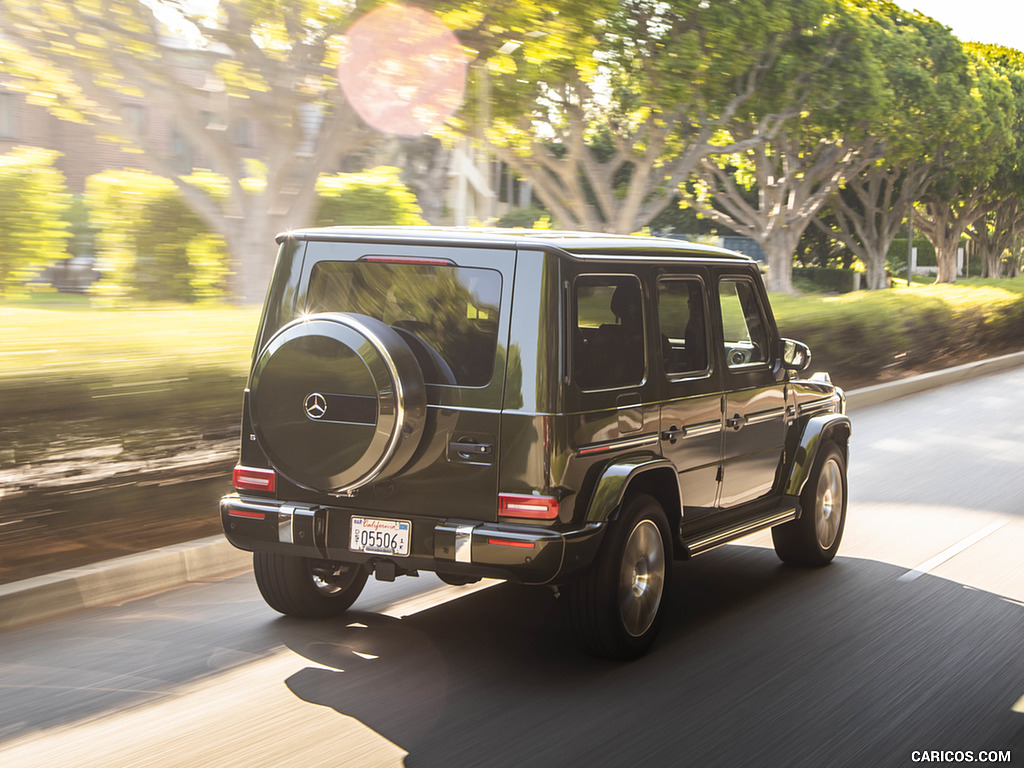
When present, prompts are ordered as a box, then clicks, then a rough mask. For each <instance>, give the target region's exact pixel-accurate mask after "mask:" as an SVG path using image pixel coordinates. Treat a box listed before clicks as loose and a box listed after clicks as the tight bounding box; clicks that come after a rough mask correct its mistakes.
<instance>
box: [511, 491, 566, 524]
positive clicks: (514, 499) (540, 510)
mask: <svg viewBox="0 0 1024 768" xmlns="http://www.w3.org/2000/svg"><path fill="white" fill-rule="evenodd" d="M498 517H518V518H521V519H525V520H554V519H556V518H557V517H558V499H555V498H552V497H550V496H526V495H520V494H515V493H499V494H498Z"/></svg>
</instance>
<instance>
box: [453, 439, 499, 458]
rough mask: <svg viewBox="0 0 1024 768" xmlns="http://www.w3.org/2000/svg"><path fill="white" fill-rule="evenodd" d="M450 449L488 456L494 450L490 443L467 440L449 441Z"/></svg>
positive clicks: (470, 454)
mask: <svg viewBox="0 0 1024 768" xmlns="http://www.w3.org/2000/svg"><path fill="white" fill-rule="evenodd" d="M448 450H449V451H451V452H452V453H461V454H463V455H466V456H488V455H490V453H491V452H492V451H493V450H494V446H493V445H491V444H490V443H477V442H473V441H469V440H467V441H466V442H462V441H461V440H452V441H451V442H450V443H448Z"/></svg>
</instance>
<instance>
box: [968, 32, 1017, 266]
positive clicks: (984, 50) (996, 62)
mask: <svg viewBox="0 0 1024 768" xmlns="http://www.w3.org/2000/svg"><path fill="white" fill-rule="evenodd" d="M968 47H969V49H971V50H972V51H973V52H975V53H977V54H978V55H980V56H983V57H984V58H985V61H986V62H987V63H988V64H989V66H991V67H992V68H993V69H994V70H995V71H996V72H998V73H999V75H1001V76H1002V77H1003V78H1005V79H1006V81H1007V83H1008V84H1009V86H1010V89H1011V92H1012V96H1013V101H1012V106H1011V117H1010V120H1011V123H1012V124H1011V128H1010V132H1011V145H1010V146H1009V147H1008V148H1007V149H1006V150H1005V151H1004V152H1002V153H1001V156H1000V158H999V161H998V165H997V168H996V172H995V174H994V176H993V177H992V179H991V180H990V182H989V187H990V188H991V190H992V193H993V194H992V195H991V200H992V203H991V205H990V206H989V209H988V211H987V212H986V214H985V215H984V216H981V217H979V218H978V219H977V220H976V221H975V222H974V223H973V224H971V225H970V227H968V232H969V233H970V235H971V239H972V240H973V241H974V242H975V243H976V245H977V246H978V251H979V253H980V256H981V259H982V276H983V277H1001V276H1002V270H1003V257H1004V255H1005V254H1006V253H1007V252H1012V251H1014V250H1019V243H1020V240H1021V239H1022V237H1024V54H1022V53H1021V52H1020V51H1015V50H1013V49H1010V48H1003V47H1001V46H995V45H978V44H971V45H969V46H968Z"/></svg>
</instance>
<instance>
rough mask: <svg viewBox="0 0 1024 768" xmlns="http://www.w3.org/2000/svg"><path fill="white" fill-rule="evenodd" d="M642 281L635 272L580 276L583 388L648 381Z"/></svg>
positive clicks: (576, 348) (576, 335)
mask: <svg viewBox="0 0 1024 768" xmlns="http://www.w3.org/2000/svg"><path fill="white" fill-rule="evenodd" d="M643 318H644V313H643V298H642V292H641V290H640V281H639V280H638V279H637V278H636V277H633V276H629V275H584V276H581V277H579V278H577V279H576V318H575V324H574V328H573V345H572V346H573V360H572V365H573V377H574V378H575V380H576V383H577V384H578V385H579V386H580V388H581V389H591V390H593V389H614V388H616V387H628V386H636V385H638V384H640V383H642V382H643V380H644V369H645V367H646V366H645V364H644V362H645V361H644V348H645V344H644V320H643Z"/></svg>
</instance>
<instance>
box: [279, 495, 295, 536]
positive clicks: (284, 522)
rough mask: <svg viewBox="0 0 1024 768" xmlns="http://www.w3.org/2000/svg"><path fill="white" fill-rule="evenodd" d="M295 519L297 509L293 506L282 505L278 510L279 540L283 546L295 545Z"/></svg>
mask: <svg viewBox="0 0 1024 768" xmlns="http://www.w3.org/2000/svg"><path fill="white" fill-rule="evenodd" d="M294 517H295V507H293V506H292V505H291V504H282V505H281V506H280V507H279V508H278V510H277V540H278V541H279V542H281V543H282V544H294V543H295V537H294V535H293V534H292V519H293V518H294Z"/></svg>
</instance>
